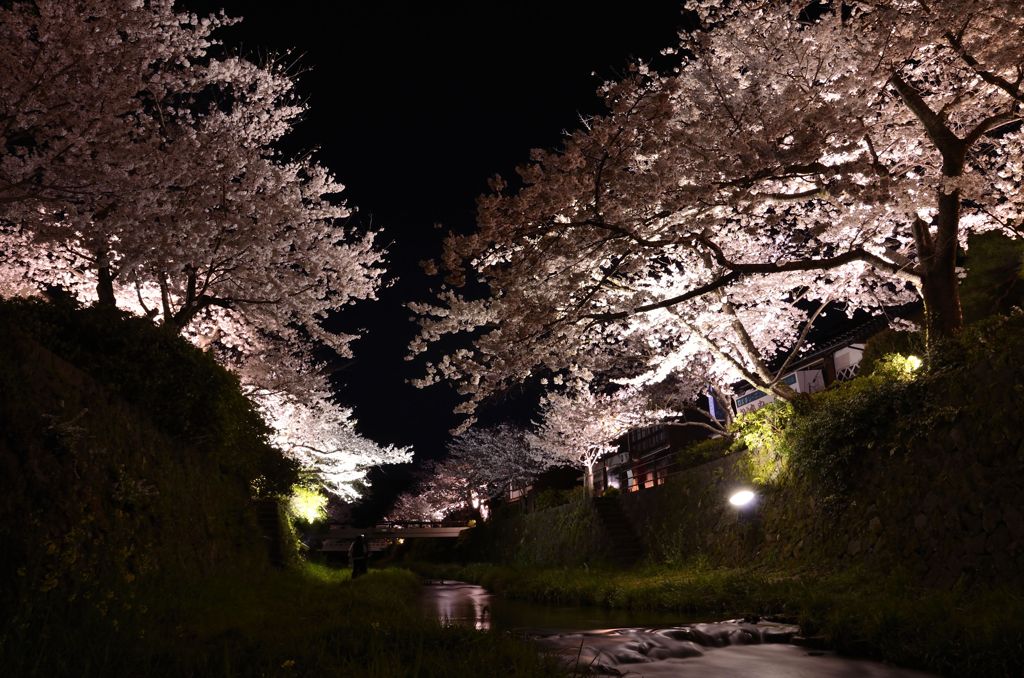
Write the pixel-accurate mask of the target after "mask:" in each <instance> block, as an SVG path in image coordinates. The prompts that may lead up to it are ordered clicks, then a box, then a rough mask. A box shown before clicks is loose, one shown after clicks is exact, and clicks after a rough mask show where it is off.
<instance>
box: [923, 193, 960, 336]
mask: <svg viewBox="0 0 1024 678" xmlns="http://www.w3.org/2000/svg"><path fill="white" fill-rule="evenodd" d="M938 207H939V213H938V215H937V217H936V226H937V229H936V233H935V235H934V237H933V236H932V235H931V233H930V232H929V229H928V226H927V225H926V224H923V223H918V224H917V225H916V228H915V229H914V241H915V244H916V245H917V249H918V254H919V257H920V260H921V296H922V297H923V298H924V310H925V341H926V343H927V345H928V346H929V348H930V347H932V346H933V345H934V344H935V342H936V341H939V340H941V339H943V338H946V337H951V336H954V335H955V334H957V333H958V332H959V331H960V330H961V329H963V325H964V319H963V312H962V310H961V308H960V284H959V283H960V281H959V280H958V279H957V276H956V254H957V248H958V246H959V239H958V235H959V227H960V191H958V190H957V191H953V192H951V193H949V194H946V193H940V194H939V199H938Z"/></svg>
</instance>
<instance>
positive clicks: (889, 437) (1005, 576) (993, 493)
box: [621, 315, 1024, 586]
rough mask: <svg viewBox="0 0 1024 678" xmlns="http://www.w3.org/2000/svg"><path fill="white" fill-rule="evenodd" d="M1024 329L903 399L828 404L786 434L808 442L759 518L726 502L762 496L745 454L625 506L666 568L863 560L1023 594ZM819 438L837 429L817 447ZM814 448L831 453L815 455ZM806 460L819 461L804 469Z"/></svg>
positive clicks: (859, 394) (968, 339)
mask: <svg viewBox="0 0 1024 678" xmlns="http://www.w3.org/2000/svg"><path fill="white" fill-rule="evenodd" d="M1022 328H1024V316H1020V315H1018V316H1015V317H1012V318H1010V319H1008V320H1005V321H1002V320H1000V321H993V323H992V324H991V326H988V327H985V326H982V327H978V328H976V329H974V330H972V331H971V332H968V333H966V334H965V335H964V337H963V338H962V339H961V341H960V343H959V344H956V345H953V346H950V347H947V348H946V352H945V353H944V354H942V355H937V356H935V357H934V358H933V361H932V363H933V364H932V372H931V373H930V374H928V375H923V376H921V377H919V378H918V379H916V380H914V381H912V382H910V383H909V384H908V385H907V386H906V387H905V388H903V387H901V388H900V389H894V390H893V392H892V393H883V392H882V391H883V390H884V389H879V388H877V386H876V385H871V384H870V383H869V382H866V381H861V382H860V384H850V385H848V386H846V387H844V388H845V389H846V390H845V391H833V392H831V393H830V394H824V395H823V396H821V397H820V398H818V399H817V400H816V401H815V402H814V403H812V407H814V408H816V409H812V410H811V412H810V413H809V414H804V415H801V416H800V418H798V419H797V420H794V421H795V424H794V425H793V427H792V429H791V432H790V433H788V434H787V435H789V436H790V438H791V440H790V441H789V442H790V443H793V442H794V441H795V443H799V444H794V445H793V451H792V452H791V454H792V455H794V458H793V459H791V460H790V466H791V467H793V468H791V470H790V472H789V473H786V474H784V475H783V477H781V478H780V479H779V481H778V482H777V483H775V484H774V485H773V486H768V487H762V488H761V489H760V497H759V504H758V506H757V507H756V509H755V510H752V511H750V512H749V513H747V514H744V513H742V512H740V511H737V510H736V509H734V508H733V507H731V506H729V505H728V503H727V497H728V495H729V494H730V492H731V490H733V489H734V488H736V487H738V486H741V485H750V471H749V470H748V464H746V463H745V459H744V455H743V454H742V453H740V454H734V455H732V456H730V457H727V458H725V459H722V460H720V461H718V462H715V463H712V464H707V465H705V466H702V467H698V468H695V469H692V470H691V471H688V472H686V473H683V474H680V475H678V476H675V477H673V478H670V479H669V482H668V483H667V484H666V485H664V486H661V487H658V488H654V489H650V490H645V491H642V492H639V493H635V494H630V495H626V496H623V497H622V498H621V503H622V506H623V508H624V509H625V510H626V512H627V513H628V514H629V516H630V518H631V520H632V521H633V523H634V525H636V527H637V528H638V533H639V534H640V536H641V538H642V540H643V542H644V545H645V548H646V551H647V553H648V555H649V557H650V558H652V559H654V560H657V561H661V562H669V563H673V562H684V561H688V560H692V559H698V558H699V559H704V560H706V561H708V562H710V563H712V564H720V565H729V564H737V563H744V562H750V561H755V562H766V563H775V564H781V565H783V566H787V567H788V566H803V565H807V566H821V565H825V566H833V565H842V564H843V563H845V562H849V561H851V560H854V559H855V560H856V561H857V562H858V563H859V564H866V565H868V566H873V567H876V568H879V569H891V568H902V569H906V570H909V571H910V572H912V573H914V574H915V575H917V576H919V577H921V578H922V579H923V580H925V581H927V582H931V583H934V584H936V585H939V586H948V585H950V584H952V583H954V582H956V581H958V580H960V579H961V578H963V579H965V580H966V581H970V580H971V579H974V578H986V579H989V580H1001V581H1024V510H1022V500H1021V498H1022V497H1024V426H1022V422H1024V418H1022V417H1021V413H1022V412H1024V331H1022ZM868 387H870V388H868ZM896 391H898V393H896ZM894 393H895V395H894ZM853 411H856V412H857V413H856V415H855V416H854V415H852V414H851V412H853ZM844 415H847V416H844ZM808 426H818V427H826V426H833V427H834V428H833V429H832V430H830V431H828V432H827V434H825V435H817V434H813V435H812V433H811V432H809V431H808V429H807V427H808ZM800 436H802V438H801V439H800V440H796V438H797V437H800ZM808 441H811V442H815V443H821V445H822V446H824V447H826V448H828V449H811V450H807V449H806V448H807V444H808ZM822 441H824V442H822ZM829 441H831V442H829ZM801 450H802V451H801ZM798 453H799V454H805V455H808V456H809V457H813V459H812V460H811V461H806V459H807V458H806V457H805V462H804V466H800V465H799V464H794V463H793V462H794V461H796V458H795V455H797V454H798ZM811 462H813V464H814V465H815V466H814V467H811V466H809V465H808V464H810V463H811ZM794 468H795V469H797V470H793V469H794ZM801 468H804V469H809V470H814V469H816V470H815V472H814V473H811V472H801V471H800V470H799V469H801ZM840 481H841V483H840ZM838 484H841V485H843V486H844V488H843V489H841V490H837V489H836V488H837V485H838Z"/></svg>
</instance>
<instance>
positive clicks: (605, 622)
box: [421, 581, 931, 678]
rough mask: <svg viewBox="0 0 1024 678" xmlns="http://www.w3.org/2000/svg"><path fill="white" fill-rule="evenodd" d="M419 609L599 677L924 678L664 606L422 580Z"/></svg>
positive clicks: (769, 628)
mask: <svg viewBox="0 0 1024 678" xmlns="http://www.w3.org/2000/svg"><path fill="white" fill-rule="evenodd" d="M421 602H422V605H423V610H424V613H426V614H427V615H429V616H433V617H436V618H437V619H439V620H441V622H442V623H443V624H450V625H460V626H469V627H472V628H475V629H479V630H496V631H514V632H516V633H520V634H523V635H526V636H527V637H529V638H532V639H533V640H534V641H535V642H536V643H537V644H538V645H539V646H540V647H541V648H543V649H544V650H546V651H548V652H553V653H555V654H558V655H561V656H563V657H565V658H566V661H567V664H569V665H570V666H571V665H573V664H577V662H578V666H579V667H580V669H582V670H583V672H584V673H586V672H588V671H589V673H591V674H596V675H604V676H636V677H637V678H639V677H641V676H645V677H648V678H657V677H664V678H668V677H669V676H700V677H701V678H736V677H738V676H743V677H747V676H749V677H751V678H929V676H931V674H927V673H922V672H920V671H911V670H909V669H901V668H896V667H893V666H889V665H887V664H882V663H880V662H873V661H868V660H863V659H850V658H847V657H840V656H837V655H835V654H834V653H831V652H824V651H817V650H810V649H808V648H807V647H802V646H799V645H795V644H793V643H791V642H790V641H791V639H792V638H793V637H794V636H795V635H797V633H798V632H799V629H798V628H797V627H795V626H789V625H785V624H776V623H772V622H763V621H762V622H758V623H756V624H753V623H747V622H744V621H741V620H735V621H722V622H710V623H709V622H697V621H693V622H681V620H680V619H679V615H677V614H672V613H665V612H642V611H632V610H608V609H602V608H592V607H555V606H550V605H539V604H536V603H528V602H524V601H518V600H508V599H506V598H502V597H500V596H496V595H493V594H491V593H489V592H488V591H487V590H486V589H484V588H482V587H480V586H475V585H473V584H465V583H462V582H454V581H444V582H430V583H428V584H427V585H425V586H424V587H423V594H422V598H421Z"/></svg>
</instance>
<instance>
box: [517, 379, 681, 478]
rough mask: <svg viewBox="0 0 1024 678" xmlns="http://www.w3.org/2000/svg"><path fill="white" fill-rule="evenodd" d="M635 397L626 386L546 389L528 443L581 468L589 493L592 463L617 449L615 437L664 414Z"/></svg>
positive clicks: (555, 458)
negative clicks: (595, 389) (538, 420)
mask: <svg viewBox="0 0 1024 678" xmlns="http://www.w3.org/2000/svg"><path fill="white" fill-rule="evenodd" d="M637 397H638V396H637V393H636V392H635V391H632V390H630V389H623V390H621V391H620V392H619V393H615V394H611V395H606V394H601V393H594V392H593V391H592V390H590V389H589V388H574V389H569V390H567V391H565V392H551V393H548V394H547V395H546V396H545V397H544V399H543V401H542V403H541V413H542V414H541V416H542V421H541V423H540V425H539V426H538V427H537V431H536V433H534V434H531V435H530V437H529V439H530V445H531V446H532V447H534V448H537V449H539V450H542V451H543V452H544V454H545V455H546V456H548V457H549V458H552V459H553V460H558V461H561V463H562V464H563V465H567V466H569V465H571V466H575V467H577V468H580V469H582V470H583V485H584V487H585V488H586V491H587V493H588V494H593V492H594V464H595V463H596V462H597V460H598V459H600V458H601V457H603V456H605V455H607V454H611V453H612V452H614V451H615V450H617V449H618V445H617V443H616V442H615V441H616V439H617V438H619V437H620V436H621V435H623V434H624V433H626V432H627V431H628V430H629V429H631V428H634V427H636V426H642V425H644V424H646V423H650V422H652V421H658V420H660V419H661V418H663V416H664V413H662V412H656V411H653V410H646V409H645V408H643V407H641V406H639V405H638V402H637Z"/></svg>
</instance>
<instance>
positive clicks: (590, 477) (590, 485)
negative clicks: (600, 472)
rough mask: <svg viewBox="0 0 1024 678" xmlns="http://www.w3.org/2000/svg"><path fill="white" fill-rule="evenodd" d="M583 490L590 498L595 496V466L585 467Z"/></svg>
mask: <svg viewBox="0 0 1024 678" xmlns="http://www.w3.org/2000/svg"><path fill="white" fill-rule="evenodd" d="M583 489H584V491H585V492H586V493H587V496H588V497H593V496H594V465H593V464H588V465H587V466H584V467H583Z"/></svg>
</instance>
